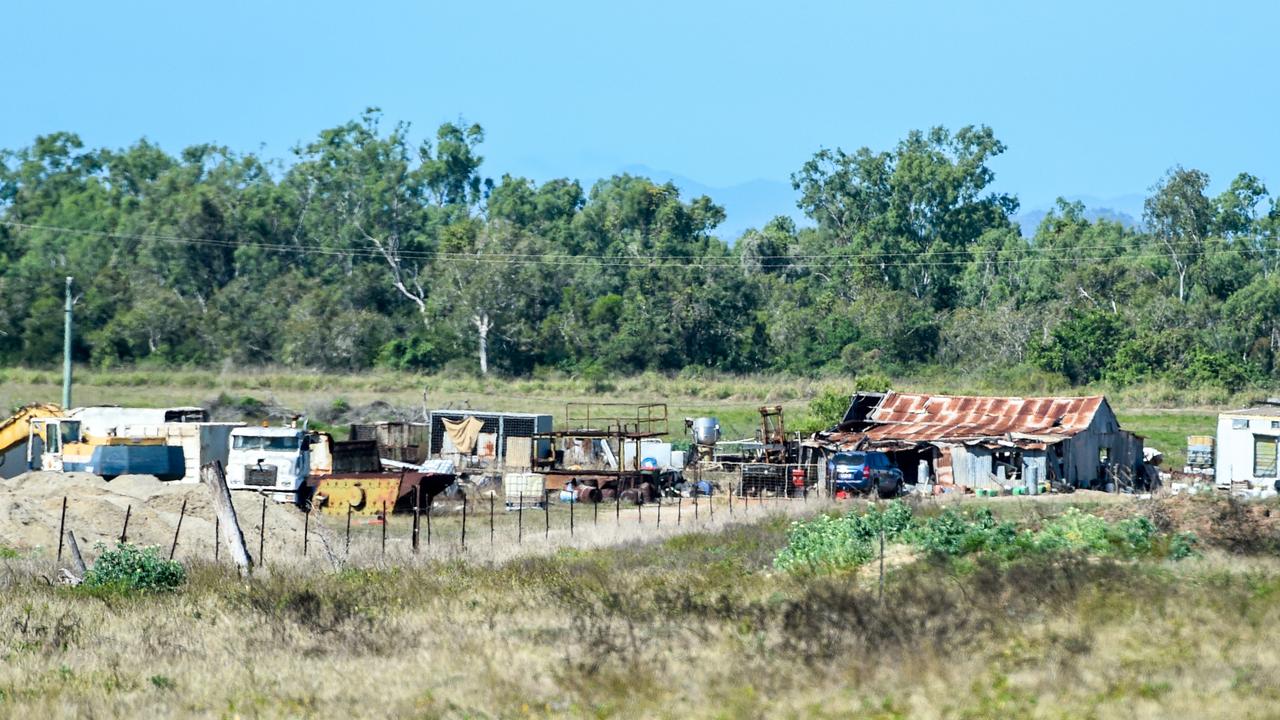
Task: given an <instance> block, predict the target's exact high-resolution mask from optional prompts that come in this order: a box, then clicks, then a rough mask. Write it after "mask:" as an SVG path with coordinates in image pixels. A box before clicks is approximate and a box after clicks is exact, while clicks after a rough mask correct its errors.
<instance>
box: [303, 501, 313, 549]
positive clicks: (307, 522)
mask: <svg viewBox="0 0 1280 720" xmlns="http://www.w3.org/2000/svg"><path fill="white" fill-rule="evenodd" d="M310 541H311V506H310V505H308V506H307V511H306V512H305V513H303V515H302V557H306V556H307V544H308V543H309V542H310Z"/></svg>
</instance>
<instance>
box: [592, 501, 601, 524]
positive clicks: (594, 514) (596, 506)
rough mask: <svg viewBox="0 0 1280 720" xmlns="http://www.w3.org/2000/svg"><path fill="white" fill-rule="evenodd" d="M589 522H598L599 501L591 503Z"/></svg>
mask: <svg viewBox="0 0 1280 720" xmlns="http://www.w3.org/2000/svg"><path fill="white" fill-rule="evenodd" d="M591 524H592V525H599V524H600V503H598V502H596V503H592V504H591Z"/></svg>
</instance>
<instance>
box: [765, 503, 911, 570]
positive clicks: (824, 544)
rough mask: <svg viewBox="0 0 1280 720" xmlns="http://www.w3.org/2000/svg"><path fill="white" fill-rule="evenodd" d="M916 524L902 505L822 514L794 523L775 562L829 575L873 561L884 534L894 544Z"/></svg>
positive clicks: (886, 539) (891, 504) (887, 505)
mask: <svg viewBox="0 0 1280 720" xmlns="http://www.w3.org/2000/svg"><path fill="white" fill-rule="evenodd" d="M911 525H912V516H911V509H910V508H909V507H907V506H906V504H904V503H901V502H891V503H888V504H886V505H883V506H878V505H877V506H872V507H870V508H868V509H867V510H866V511H865V512H862V513H849V514H847V515H843V516H832V515H820V516H818V517H817V518H815V519H813V520H808V521H803V522H794V523H792V524H791V528H790V530H788V532H787V546H786V547H785V548H783V549H782V550H781V551H780V552H779V553H778V555H777V558H776V559H775V560H774V566H775V567H777V568H778V569H780V570H791V571H807V572H829V571H833V570H842V569H847V568H853V567H857V566H858V565H861V564H863V563H864V562H866V561H868V560H870V559H871V558H872V557H873V556H874V555H875V553H876V552H877V550H876V549H875V548H874V547H873V543H878V542H879V539H880V534H881V533H884V537H885V542H893V541H895V540H897V539H898V537H899V536H900V535H902V533H903V532H905V531H906V530H908V529H909V528H910V527H911Z"/></svg>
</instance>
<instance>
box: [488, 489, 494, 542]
mask: <svg viewBox="0 0 1280 720" xmlns="http://www.w3.org/2000/svg"><path fill="white" fill-rule="evenodd" d="M489 545H490V546H491V547H492V546H493V492H492V491H490V492H489Z"/></svg>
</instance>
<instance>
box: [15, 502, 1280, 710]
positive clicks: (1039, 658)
mask: <svg viewBox="0 0 1280 720" xmlns="http://www.w3.org/2000/svg"><path fill="white" fill-rule="evenodd" d="M1010 500H1012V499H1010ZM1081 502H1083V506H1084V507H1086V508H1088V509H1092V510H1094V511H1097V512H1107V513H1111V514H1112V515H1117V514H1119V515H1125V516H1129V515H1137V514H1143V513H1145V515H1146V516H1149V517H1152V518H1155V520H1156V521H1157V522H1160V523H1171V524H1173V525H1174V526H1178V527H1180V525H1178V524H1179V523H1184V522H1187V518H1188V517H1190V516H1192V515H1196V516H1198V517H1202V518H1205V519H1207V520H1206V521H1210V520H1211V521H1212V525H1206V526H1205V527H1217V528H1222V529H1221V530H1220V531H1214V532H1213V533H1210V534H1208V535H1205V536H1204V537H1202V539H1201V542H1200V545H1199V547H1200V550H1201V553H1202V554H1201V555H1200V556H1198V557H1193V558H1190V559H1185V560H1180V561H1174V560H1171V559H1164V560H1161V559H1137V560H1124V559H1114V558H1108V557H1105V556H1103V557H1084V556H1074V555H1070V554H1048V555H1043V556H1036V557H1027V558H1021V559H1011V560H998V559H995V558H984V557H976V558H971V559H964V560H954V561H948V560H945V559H934V558H931V557H928V556H922V555H919V554H913V553H912V552H911V551H910V550H909V549H907V548H904V547H899V546H896V545H891V546H890V547H889V549H888V551H887V552H886V555H885V556H886V563H885V564H886V567H887V572H886V575H885V583H884V589H883V595H881V591H880V588H879V583H878V574H877V568H876V565H875V563H871V564H869V565H867V566H864V567H862V568H861V569H855V570H850V571H846V572H837V573H834V574H816V575H815V574H806V573H799V574H797V573H793V572H784V571H780V570H777V569H775V567H774V558H775V556H776V555H777V553H778V551H779V550H780V549H781V548H782V547H783V546H785V545H786V544H787V541H788V540H787V533H788V528H789V527H790V522H791V521H792V519H793V518H794V517H795V514H794V513H782V512H772V513H767V514H763V515H761V514H757V515H755V516H752V517H750V518H744V517H742V516H740V515H739V516H736V517H735V519H734V520H733V521H732V522H728V521H726V522H723V523H720V524H718V525H716V526H715V527H714V528H713V529H699V530H693V531H686V532H680V533H673V534H671V535H669V536H666V537H661V536H651V537H649V538H648V539H647V540H642V541H637V540H636V539H635V538H629V539H628V538H619V539H617V540H616V541H609V540H607V539H604V538H600V539H599V542H597V543H594V544H593V545H592V546H590V547H579V548H570V547H554V546H548V547H546V548H545V549H543V550H541V551H535V550H531V551H530V552H528V553H525V554H522V555H516V556H512V557H508V558H505V559H499V558H484V557H465V556H457V555H455V556H453V557H450V558H438V559H429V560H420V561H418V562H405V561H397V562H395V563H393V564H383V563H380V562H379V561H378V560H377V559H376V558H375V557H369V556H367V555H366V556H365V557H364V558H363V559H362V560H360V561H357V562H351V563H347V564H344V565H343V566H342V567H341V568H339V569H337V570H334V569H331V568H326V567H324V566H323V564H313V565H299V564H289V563H278V564H276V565H272V566H269V567H268V569H267V571H266V572H262V573H259V574H257V575H256V576H255V577H253V578H252V579H247V580H245V579H240V578H237V577H236V576H235V575H234V573H232V572H231V571H230V570H229V569H228V568H227V567H225V566H213V565H210V564H208V563H199V562H195V563H191V564H190V567H189V578H188V581H187V583H186V584H185V585H184V586H182V587H181V588H179V589H178V590H176V591H174V592H170V593H160V594H139V593H136V592H135V593H129V592H121V591H106V592H104V591H87V590H82V589H71V588H63V587H55V586H50V585H48V584H46V583H45V582H44V581H42V579H41V578H42V576H44V575H46V574H47V573H48V572H49V570H48V563H47V561H46V560H38V559H31V558H17V559H8V560H3V561H0V568H2V569H3V572H0V598H3V602H2V603H0V622H3V624H4V627H5V628H6V632H5V633H3V634H0V654H2V655H3V657H4V658H5V662H4V663H3V664H0V714H3V715H5V716H11V717H73V716H74V717H84V716H92V717H102V716H109V717H121V716H128V717H179V716H205V717H207V716H220V717H335V718H336V717H351V716H360V717H370V716H371V717H423V718H445V717H447V718H464V717H465V718H499V717H503V718H505V717H513V718H523V717H587V718H607V717H625V718H690V717H692V718H740V717H746V718H766V717H768V718H773V717H784V718H786V717H793V718H809V717H817V718H837V717H839V718H844V717H861V718H909V717H937V718H957V719H960V718H992V717H1038V718H1079V717H1091V718H1168V717H1196V718H1232V719H1233V720H1236V719H1239V718H1255V717H1256V718H1263V717H1273V716H1274V709H1275V707H1276V706H1277V703H1278V702H1280V685H1277V684H1276V683H1275V677H1276V676H1277V673H1280V650H1277V648H1276V646H1275V643H1274V638H1275V633H1274V628H1275V627H1276V626H1277V623H1278V622H1280V562H1277V560H1276V557H1275V552H1276V549H1277V547H1280V545H1277V537H1276V534H1275V530H1274V526H1265V527H1264V526H1261V525H1257V524H1255V523H1253V522H1251V521H1249V520H1247V518H1260V517H1261V515H1260V514H1257V513H1253V514H1249V513H1245V515H1243V516H1242V515H1241V513H1242V512H1244V510H1242V509H1241V508H1239V507H1236V508H1234V509H1233V506H1230V505H1229V504H1223V503H1221V502H1219V501H1214V500H1209V499H1205V500H1187V499H1182V500H1180V501H1179V502H1175V503H1171V504H1169V505H1167V506H1163V505H1162V506H1157V505H1153V504H1150V503H1146V504H1143V503H1137V502H1132V501H1129V502H1120V503H1117V502H1114V501H1113V502H1109V503H1108V504H1106V505H1105V506H1097V505H1093V504H1091V503H1090V502H1089V501H1087V500H1086V499H1085V498H1083V497H1077V498H1074V499H1072V498H1056V499H1055V500H1054V501H1052V502H1050V503H1040V502H992V503H991V507H993V508H994V509H995V510H996V512H997V513H998V515H999V516H1001V517H1007V518H1013V519H1016V520H1018V521H1019V522H1026V523H1036V522H1041V521H1045V520H1046V519H1047V518H1052V517H1053V516H1055V515H1056V514H1058V513H1061V512H1063V511H1064V510H1065V509H1066V508H1067V507H1069V506H1072V505H1073V504H1080V503H1081ZM791 507H793V508H794V507H795V506H791ZM828 509H829V508H828ZM1256 509H1261V508H1256ZM1273 509H1276V510H1280V507H1274V508H1273ZM817 510H818V508H817V507H811V508H809V509H808V510H807V511H803V512H802V513H801V514H803V513H804V512H808V513H812V512H816V511H817ZM1245 510H1247V508H1245ZM917 512H918V513H924V514H926V515H928V514H930V513H936V512H937V508H930V507H922V508H920V509H918V510H917ZM1192 527H1200V526H1194V525H1193V526H1192ZM366 539H367V538H366ZM1242 539H1244V540H1248V542H1247V544H1245V545H1243V546H1237V545H1234V544H1233V543H1236V542H1238V541H1241V540H1242Z"/></svg>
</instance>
